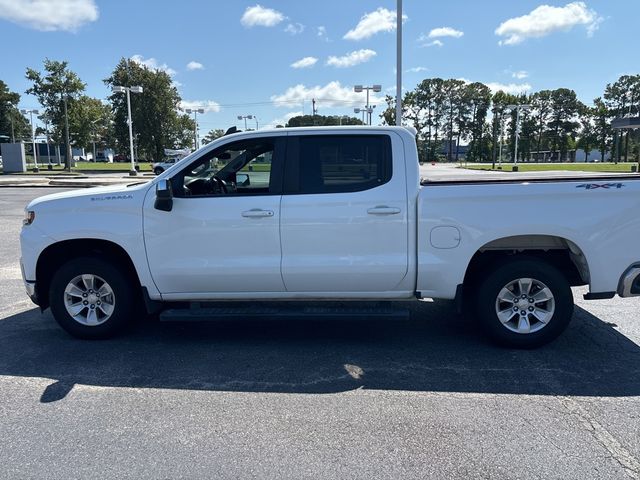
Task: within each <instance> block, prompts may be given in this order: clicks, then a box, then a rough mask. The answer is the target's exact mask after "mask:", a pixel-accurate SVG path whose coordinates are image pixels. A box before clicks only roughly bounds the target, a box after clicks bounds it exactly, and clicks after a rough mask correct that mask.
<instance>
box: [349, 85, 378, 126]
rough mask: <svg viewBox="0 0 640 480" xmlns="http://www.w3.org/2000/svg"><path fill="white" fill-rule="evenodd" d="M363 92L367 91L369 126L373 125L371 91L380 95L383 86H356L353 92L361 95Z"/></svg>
mask: <svg viewBox="0 0 640 480" xmlns="http://www.w3.org/2000/svg"><path fill="white" fill-rule="evenodd" d="M363 90H366V91H367V105H366V107H365V108H366V109H367V112H368V113H369V122H368V123H369V125H371V108H370V105H369V90H373V91H374V92H376V93H378V92H381V91H382V85H372V86H370V87H367V86H363V85H355V86H354V87H353V91H354V92H356V93H361V92H362V91H363Z"/></svg>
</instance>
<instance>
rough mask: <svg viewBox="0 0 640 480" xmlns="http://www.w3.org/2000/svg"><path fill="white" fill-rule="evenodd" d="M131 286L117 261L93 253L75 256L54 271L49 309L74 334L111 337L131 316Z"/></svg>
mask: <svg viewBox="0 0 640 480" xmlns="http://www.w3.org/2000/svg"><path fill="white" fill-rule="evenodd" d="M131 287H132V286H131V282H130V281H129V279H128V278H127V277H126V275H125V274H124V273H123V272H122V271H121V270H120V269H118V267H117V265H113V264H111V263H108V262H107V261H105V260H102V259H100V258H95V257H80V258H75V259H73V260H70V261H69V262H67V263H65V264H64V265H63V266H62V267H60V268H59V269H58V271H57V272H56V273H55V274H54V275H53V278H52V280H51V288H50V291H49V302H50V305H51V311H52V313H53V316H54V318H55V319H56V321H57V322H58V324H59V325H60V326H61V327H62V328H63V329H64V330H66V331H67V332H68V333H69V334H71V335H72V336H74V337H77V338H83V339H104V338H110V337H112V336H114V335H116V334H117V333H119V332H120V331H121V330H122V329H123V328H124V326H125V325H127V324H128V323H129V322H130V320H131V318H132V315H133V311H134V308H133V307H134V299H133V291H134V289H132V288H131Z"/></svg>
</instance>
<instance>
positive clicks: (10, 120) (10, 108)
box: [7, 100, 16, 143]
mask: <svg viewBox="0 0 640 480" xmlns="http://www.w3.org/2000/svg"><path fill="white" fill-rule="evenodd" d="M7 106H8V107H9V110H7V114H8V116H9V122H11V143H16V134H15V131H14V129H13V103H11V102H10V101H9V100H7Z"/></svg>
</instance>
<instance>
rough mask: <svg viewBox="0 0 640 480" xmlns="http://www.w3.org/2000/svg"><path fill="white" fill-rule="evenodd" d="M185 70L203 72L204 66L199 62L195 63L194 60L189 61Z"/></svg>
mask: <svg viewBox="0 0 640 480" xmlns="http://www.w3.org/2000/svg"><path fill="white" fill-rule="evenodd" d="M187 70H204V65H202V64H201V63H200V62H196V61H195V60H191V61H190V62H189V63H187Z"/></svg>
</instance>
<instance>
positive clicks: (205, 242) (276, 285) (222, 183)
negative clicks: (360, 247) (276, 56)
mask: <svg viewBox="0 0 640 480" xmlns="http://www.w3.org/2000/svg"><path fill="white" fill-rule="evenodd" d="M284 146H285V137H282V136H277V135H266V136H260V137H253V138H252V139H250V140H240V141H236V142H228V143H226V144H224V145H222V146H219V147H217V148H215V149H213V150H209V151H206V152H204V153H203V154H202V156H201V157H199V158H198V159H196V160H194V161H193V162H191V163H190V164H189V165H187V166H186V167H185V168H183V169H182V170H181V171H180V172H178V173H177V174H175V175H174V176H173V177H172V179H171V184H172V187H173V195H174V198H173V207H172V209H171V211H169V212H166V211H161V210H157V209H156V208H154V202H155V192H154V191H150V192H149V194H148V195H147V198H146V199H145V204H144V241H145V244H146V249H147V258H148V262H149V269H150V271H151V275H152V277H153V280H154V282H155V284H156V286H157V287H158V289H159V290H160V292H161V293H162V295H163V298H165V299H166V300H172V299H173V300H180V299H206V298H212V299H215V298H229V297H231V298H232V297H234V295H233V294H242V293H247V292H252V293H257V292H283V291H285V288H284V284H283V281H282V275H281V274H280V262H281V250H280V227H279V225H280V198H281V190H282V166H283V160H282V159H283V151H284ZM235 296H242V295H235Z"/></svg>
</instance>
